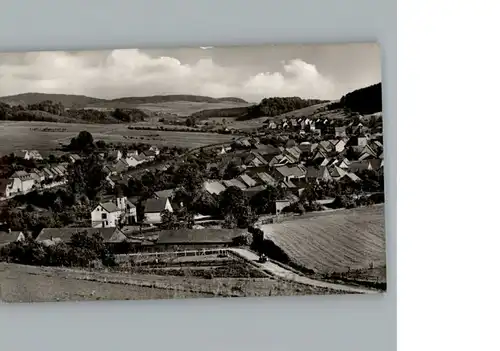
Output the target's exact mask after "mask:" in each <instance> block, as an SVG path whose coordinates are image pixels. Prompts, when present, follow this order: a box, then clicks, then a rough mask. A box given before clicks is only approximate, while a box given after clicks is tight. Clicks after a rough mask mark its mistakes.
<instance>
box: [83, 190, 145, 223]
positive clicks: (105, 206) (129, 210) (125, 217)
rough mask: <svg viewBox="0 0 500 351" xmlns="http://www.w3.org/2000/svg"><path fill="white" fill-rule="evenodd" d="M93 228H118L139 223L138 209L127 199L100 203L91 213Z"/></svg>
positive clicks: (120, 198) (119, 198) (122, 198)
mask: <svg viewBox="0 0 500 351" xmlns="http://www.w3.org/2000/svg"><path fill="white" fill-rule="evenodd" d="M91 217H92V227H93V228H109V227H116V226H117V225H119V224H120V222H121V224H134V223H136V222H137V209H136V207H135V205H134V204H133V203H131V202H130V201H129V200H128V199H127V198H126V197H118V198H116V200H115V201H108V202H102V203H99V204H98V205H97V206H96V207H95V208H94V210H93V211H92V213H91Z"/></svg>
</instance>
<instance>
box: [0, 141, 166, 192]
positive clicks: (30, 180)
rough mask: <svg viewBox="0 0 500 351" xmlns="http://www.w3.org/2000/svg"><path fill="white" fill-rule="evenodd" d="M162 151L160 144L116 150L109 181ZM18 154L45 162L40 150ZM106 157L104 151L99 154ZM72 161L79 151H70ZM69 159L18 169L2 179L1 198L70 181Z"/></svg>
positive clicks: (108, 170)
mask: <svg viewBox="0 0 500 351" xmlns="http://www.w3.org/2000/svg"><path fill="white" fill-rule="evenodd" d="M159 154H160V150H159V149H158V148H157V147H156V146H152V147H151V148H150V149H149V150H146V151H144V152H141V153H139V152H138V151H137V150H131V151H128V152H127V153H126V154H125V155H124V154H123V153H122V151H121V150H114V151H112V152H110V153H109V154H108V155H107V159H108V160H109V162H107V163H106V164H105V166H104V171H105V172H106V174H107V175H108V178H107V180H108V182H109V183H110V184H111V185H113V184H114V182H113V181H112V180H111V179H110V176H112V175H117V174H120V173H122V172H125V171H127V170H129V169H132V168H134V167H137V166H138V165H140V164H143V163H146V162H151V161H154V160H155V159H156V157H157V156H158V155H159ZM14 155H15V156H16V157H20V158H23V159H25V160H33V161H43V157H42V155H41V154H40V152H38V151H37V150H22V151H19V152H16V153H14ZM99 156H101V157H102V158H105V157H106V155H105V154H104V153H102V154H99ZM68 158H69V161H70V162H72V163H74V162H77V161H79V160H81V156H79V155H78V154H70V155H69V156H68ZM68 165H69V162H62V163H59V164H55V165H51V166H46V167H43V168H35V169H32V170H30V171H29V172H27V171H24V170H21V171H16V172H14V173H13V174H12V175H11V176H10V177H9V178H7V179H0V200H6V199H10V198H12V197H14V196H17V195H25V194H28V193H30V192H32V191H36V190H41V189H48V188H53V187H56V186H61V185H64V184H66V183H67V178H66V176H67V168H68Z"/></svg>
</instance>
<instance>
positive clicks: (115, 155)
mask: <svg viewBox="0 0 500 351" xmlns="http://www.w3.org/2000/svg"><path fill="white" fill-rule="evenodd" d="M122 157H123V153H122V152H121V150H113V151H111V152H110V153H109V154H108V158H109V159H110V160H112V161H120V160H121V159H122Z"/></svg>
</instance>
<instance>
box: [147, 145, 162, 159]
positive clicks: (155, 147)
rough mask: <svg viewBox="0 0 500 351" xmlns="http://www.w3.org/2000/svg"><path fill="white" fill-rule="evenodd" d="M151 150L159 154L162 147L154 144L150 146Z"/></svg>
mask: <svg viewBox="0 0 500 351" xmlns="http://www.w3.org/2000/svg"><path fill="white" fill-rule="evenodd" d="M149 151H153V152H154V153H155V155H156V156H158V155H159V154H160V149H158V147H157V146H155V145H153V146H151V147H150V148H149Z"/></svg>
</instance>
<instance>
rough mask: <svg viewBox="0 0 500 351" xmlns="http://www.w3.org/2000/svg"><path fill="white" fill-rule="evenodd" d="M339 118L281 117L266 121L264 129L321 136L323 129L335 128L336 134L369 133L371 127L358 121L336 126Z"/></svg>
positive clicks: (330, 129) (331, 129)
mask: <svg viewBox="0 0 500 351" xmlns="http://www.w3.org/2000/svg"><path fill="white" fill-rule="evenodd" d="M337 124H338V120H336V119H334V118H326V117H299V118H281V119H268V120H267V121H266V122H265V123H264V129H267V130H280V131H295V132H298V133H299V134H306V133H312V134H314V135H317V136H320V135H321V133H322V131H323V132H325V131H333V130H335V134H336V135H342V134H344V135H345V133H346V131H349V132H350V133H349V134H357V133H369V132H370V131H372V130H371V128H369V127H367V126H365V125H363V123H358V124H357V125H354V124H353V123H350V124H348V125H346V126H343V127H338V126H336V125H337ZM379 129H380V130H375V132H380V133H381V132H382V130H381V128H379Z"/></svg>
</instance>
